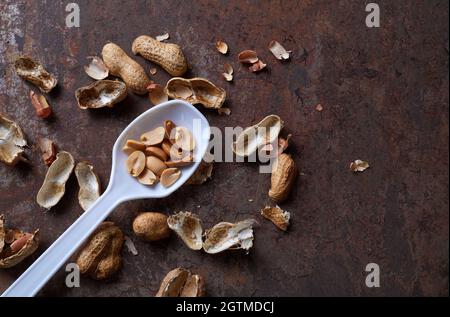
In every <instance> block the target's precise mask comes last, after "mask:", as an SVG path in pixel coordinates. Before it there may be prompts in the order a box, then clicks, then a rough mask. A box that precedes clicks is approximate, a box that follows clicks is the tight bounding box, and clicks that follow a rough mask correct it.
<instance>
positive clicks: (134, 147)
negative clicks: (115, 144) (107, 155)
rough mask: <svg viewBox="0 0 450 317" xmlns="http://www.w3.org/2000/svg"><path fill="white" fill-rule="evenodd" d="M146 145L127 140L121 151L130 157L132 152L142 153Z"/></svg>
mask: <svg viewBox="0 0 450 317" xmlns="http://www.w3.org/2000/svg"><path fill="white" fill-rule="evenodd" d="M145 147H146V145H145V144H144V143H142V142H139V141H136V140H127V142H126V143H125V146H124V147H123V148H122V150H123V151H124V152H125V153H126V154H128V155H130V154H131V153H133V152H134V151H143V150H145Z"/></svg>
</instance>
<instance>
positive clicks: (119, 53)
mask: <svg viewBox="0 0 450 317" xmlns="http://www.w3.org/2000/svg"><path fill="white" fill-rule="evenodd" d="M102 56H103V61H104V63H105V65H106V67H108V69H109V72H110V74H111V75H113V76H117V77H120V78H122V80H123V81H124V82H125V84H126V85H127V87H128V88H129V89H130V90H131V91H133V92H134V93H136V94H139V95H143V94H146V93H147V92H148V91H147V89H146V88H147V86H148V85H150V84H151V80H150V79H149V78H148V76H147V74H146V73H145V71H144V68H143V67H142V66H141V65H139V64H138V63H137V62H136V61H134V60H133V59H132V58H131V57H129V56H128V55H127V53H125V51H124V50H123V49H121V48H120V46H118V45H116V44H114V43H108V44H106V45H105V46H103V50H102Z"/></svg>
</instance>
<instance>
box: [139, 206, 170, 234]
mask: <svg viewBox="0 0 450 317" xmlns="http://www.w3.org/2000/svg"><path fill="white" fill-rule="evenodd" d="M133 232H134V233H135V234H136V235H137V236H138V237H140V238H142V239H144V240H145V241H157V240H161V239H165V238H167V237H168V236H170V229H169V226H168V225H167V216H166V215H164V214H162V213H159V212H143V213H141V214H140V215H139V216H137V217H136V218H135V219H134V221H133Z"/></svg>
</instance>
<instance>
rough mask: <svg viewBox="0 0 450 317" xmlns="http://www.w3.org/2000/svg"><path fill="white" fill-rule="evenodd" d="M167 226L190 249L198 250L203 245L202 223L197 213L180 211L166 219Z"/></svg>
mask: <svg viewBox="0 0 450 317" xmlns="http://www.w3.org/2000/svg"><path fill="white" fill-rule="evenodd" d="M167 224H168V225H169V228H170V229H172V230H173V231H175V233H176V234H177V235H178V236H179V237H180V238H181V240H183V242H184V243H185V244H186V245H187V246H188V247H189V248H190V249H192V250H200V249H201V248H202V245H203V240H202V234H203V229H202V223H201V220H200V218H198V216H197V215H195V214H193V213H190V212H189V211H180V212H178V213H176V214H175V215H172V216H170V217H169V218H168V219H167Z"/></svg>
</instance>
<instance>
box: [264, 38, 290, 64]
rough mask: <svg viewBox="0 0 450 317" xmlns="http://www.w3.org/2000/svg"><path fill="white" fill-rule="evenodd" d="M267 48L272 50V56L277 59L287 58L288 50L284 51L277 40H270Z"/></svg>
mask: <svg viewBox="0 0 450 317" xmlns="http://www.w3.org/2000/svg"><path fill="white" fill-rule="evenodd" d="M269 50H270V51H271V52H272V54H273V56H275V58H276V59H279V60H287V59H289V53H290V51H286V49H285V48H284V47H283V46H282V45H281V44H280V43H278V42H277V41H270V43H269Z"/></svg>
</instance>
